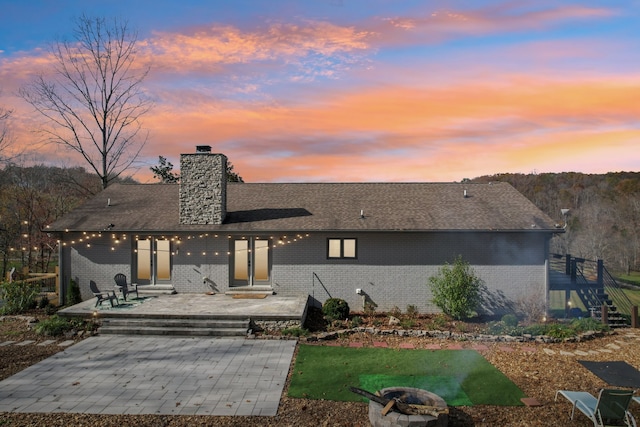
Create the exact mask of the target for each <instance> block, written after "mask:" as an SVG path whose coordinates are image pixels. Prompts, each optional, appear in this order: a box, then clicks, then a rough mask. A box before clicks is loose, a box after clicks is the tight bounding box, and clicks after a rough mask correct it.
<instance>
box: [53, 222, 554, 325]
mask: <svg viewBox="0 0 640 427" xmlns="http://www.w3.org/2000/svg"><path fill="white" fill-rule="evenodd" d="M276 234H277V233H276ZM340 237H343V238H356V239H357V243H358V247H357V253H358V257H357V259H355V260H353V259H327V239H328V238H340ZM70 238H73V237H71V236H69V239H70ZM546 238H547V237H545V236H543V235H540V234H534V233H361V234H357V233H351V234H343V233H332V234H329V233H313V234H311V235H310V236H309V237H306V238H303V239H301V240H299V241H297V242H294V243H291V244H287V245H276V248H272V249H271V260H272V262H271V264H272V270H271V286H272V288H273V290H274V292H276V293H277V294H278V295H283V296H288V295H311V296H312V297H313V299H314V300H315V302H316V303H317V304H321V303H322V302H324V301H325V300H326V299H327V298H329V297H334V298H343V299H344V300H346V301H347V302H348V303H349V306H350V307H351V308H352V310H354V311H360V310H362V306H363V297H362V296H360V295H357V294H356V289H358V288H359V289H362V290H363V292H364V293H365V295H366V298H368V299H369V300H370V301H372V302H374V303H375V304H377V306H378V308H377V310H378V311H388V310H390V309H392V308H393V307H394V306H395V307H398V308H400V309H401V310H403V311H404V310H405V309H406V307H407V305H410V304H411V305H415V306H416V307H417V308H418V310H419V311H420V312H421V313H436V312H439V311H440V310H439V309H438V308H437V307H435V306H434V305H433V304H432V303H431V292H430V289H429V287H428V286H427V283H428V280H429V277H430V276H432V275H436V274H437V272H438V269H439V268H440V267H441V266H442V265H443V264H444V263H446V262H452V261H453V260H454V259H455V258H456V256H458V255H461V256H462V257H463V259H464V260H465V261H467V262H469V263H470V265H471V267H472V268H473V270H474V272H475V273H476V275H478V276H479V277H480V278H481V279H483V280H484V282H485V284H486V286H487V290H488V292H489V295H488V296H489V299H490V301H491V302H492V307H491V309H492V310H493V312H494V314H501V313H506V312H508V311H509V310H511V309H514V308H517V303H518V302H519V301H523V300H526V299H527V298H541V299H543V301H544V302H545V303H546V295H547V293H546V289H547V280H548V277H547V274H548V273H547V265H546V259H547V254H546V248H547V246H548V245H547V243H548V242H545V239H546ZM231 242H232V239H229V238H228V236H226V235H221V236H217V237H216V236H215V235H204V236H203V235H191V236H186V235H185V236H182V237H181V243H180V244H179V245H176V244H175V243H173V244H172V245H173V246H172V250H173V251H175V254H174V256H173V257H172V284H173V286H174V287H175V289H176V291H177V292H179V293H190V292H194V293H202V292H207V291H210V290H211V289H212V288H213V289H214V290H215V291H216V292H225V291H227V290H229V289H230V287H229V282H230V261H231V258H230V255H229V252H230V250H231V248H230V245H231ZM91 243H92V244H91V247H90V248H86V247H85V246H83V245H82V244H76V245H74V246H73V248H66V249H65V251H66V252H65V253H68V256H69V257H70V259H71V262H72V269H71V270H70V271H67V270H68V269H66V270H64V271H67V272H66V273H65V274H67V275H69V276H70V277H72V278H74V280H77V281H78V283H79V284H80V289H81V291H82V295H83V298H85V299H87V298H91V297H92V295H91V293H90V291H89V280H94V281H95V282H96V283H97V284H98V286H100V287H101V288H102V287H104V288H106V289H109V288H112V286H113V284H114V282H113V276H114V275H115V274H116V273H119V272H122V273H124V274H126V275H127V277H129V278H131V281H135V277H132V273H131V268H132V265H133V260H134V256H135V254H134V252H133V250H132V247H131V244H133V242H132V239H128V240H126V241H122V242H121V243H120V244H119V245H118V246H117V247H116V248H115V249H116V250H111V247H113V243H112V239H111V236H103V237H102V238H101V239H100V241H99V242H98V241H95V240H94V241H92V242H91ZM204 278H206V281H205V280H204Z"/></svg>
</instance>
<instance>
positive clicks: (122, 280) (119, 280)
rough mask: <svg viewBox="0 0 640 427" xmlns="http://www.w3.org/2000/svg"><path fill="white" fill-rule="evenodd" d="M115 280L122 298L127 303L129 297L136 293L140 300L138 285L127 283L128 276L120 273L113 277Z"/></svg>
mask: <svg viewBox="0 0 640 427" xmlns="http://www.w3.org/2000/svg"><path fill="white" fill-rule="evenodd" d="M113 280H115V281H116V288H118V290H119V291H120V292H122V298H124V300H125V301H126V300H127V295H129V294H132V293H135V294H136V298H138V285H137V284H135V283H127V276H125V275H124V274H122V273H118V274H116V275H115V276H113Z"/></svg>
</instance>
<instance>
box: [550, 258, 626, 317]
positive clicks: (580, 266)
mask: <svg viewBox="0 0 640 427" xmlns="http://www.w3.org/2000/svg"><path fill="white" fill-rule="evenodd" d="M563 258H564V261H563ZM574 266H575V267H574ZM549 268H550V269H553V270H555V271H560V272H564V273H565V274H568V275H571V276H572V279H573V278H574V276H575V283H576V284H577V285H592V284H593V283H594V282H595V283H597V284H598V285H600V286H602V288H603V290H604V293H605V294H607V295H608V297H609V299H611V300H612V301H613V302H614V304H615V306H616V308H617V309H618V312H619V313H621V314H625V315H631V307H632V305H633V304H632V302H631V300H630V299H629V298H628V297H627V295H626V294H625V293H624V291H623V290H622V287H621V286H620V285H619V284H618V282H617V281H616V280H615V278H614V277H613V276H612V275H611V274H610V273H609V271H608V270H607V268H606V267H605V266H604V262H603V261H602V260H598V261H594V260H588V259H585V258H577V257H573V256H571V255H568V254H567V255H559V254H550V257H549ZM591 294H592V296H593V297H594V298H595V299H596V300H597V301H598V303H599V304H600V305H602V304H603V303H605V302H604V301H602V299H601V298H600V297H599V296H598V294H597V293H596V292H591Z"/></svg>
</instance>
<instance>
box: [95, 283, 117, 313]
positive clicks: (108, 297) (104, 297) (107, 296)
mask: <svg viewBox="0 0 640 427" xmlns="http://www.w3.org/2000/svg"><path fill="white" fill-rule="evenodd" d="M89 288H91V292H93V295H94V296H95V297H96V305H95V306H96V307H97V306H98V305H102V303H103V302H104V301H109V302H110V303H111V307H113V301H115V302H116V305H119V304H120V303H119V302H118V296H117V295H116V293H115V291H111V292H108V291H107V292H102V291H100V289H98V285H96V282H94V281H93V280H90V281H89Z"/></svg>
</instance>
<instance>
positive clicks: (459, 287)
mask: <svg viewBox="0 0 640 427" xmlns="http://www.w3.org/2000/svg"><path fill="white" fill-rule="evenodd" d="M429 285H430V287H431V293H432V295H433V303H434V304H435V305H436V306H437V307H438V308H440V309H441V310H442V311H443V312H444V313H446V314H448V315H449V316H451V317H453V318H455V319H466V318H469V317H471V315H472V314H473V312H474V310H475V309H476V308H477V307H478V305H479V304H480V303H481V302H482V298H481V291H482V289H483V282H482V280H481V279H479V278H478V277H477V276H476V275H475V273H474V272H473V270H472V269H471V267H469V264H468V263H467V262H465V261H463V259H462V257H460V256H458V257H457V258H456V260H455V262H454V263H453V265H449V264H448V263H447V264H445V265H444V266H442V267H441V268H440V269H439V271H438V274H437V275H436V276H432V277H430V278H429Z"/></svg>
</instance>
